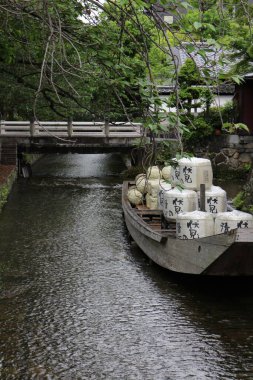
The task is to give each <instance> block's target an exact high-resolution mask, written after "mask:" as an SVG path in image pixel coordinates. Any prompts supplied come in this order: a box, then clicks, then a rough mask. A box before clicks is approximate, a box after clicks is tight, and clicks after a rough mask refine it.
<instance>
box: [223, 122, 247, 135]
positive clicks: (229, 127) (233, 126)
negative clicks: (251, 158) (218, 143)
mask: <svg viewBox="0 0 253 380" xmlns="http://www.w3.org/2000/svg"><path fill="white" fill-rule="evenodd" d="M222 130H223V131H225V132H227V133H230V134H235V133H238V132H239V131H244V132H247V133H249V128H248V127H247V125H246V124H243V123H224V124H223V126H222Z"/></svg>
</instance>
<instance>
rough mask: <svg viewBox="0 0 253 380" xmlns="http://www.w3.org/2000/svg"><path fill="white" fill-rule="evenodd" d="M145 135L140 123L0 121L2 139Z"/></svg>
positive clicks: (128, 136)
mask: <svg viewBox="0 0 253 380" xmlns="http://www.w3.org/2000/svg"><path fill="white" fill-rule="evenodd" d="M142 135H143V128H142V125H141V124H140V123H113V124H107V123H102V122H94V123H92V122H65V121H61V122H54V121H41V122H29V121H0V137H4V138H6V137H12V138H20V137H21V138H22V137H28V138H29V137H33V138H37V137H61V138H69V137H72V138H75V137H86V136H87V137H101V138H103V137H108V138H138V137H141V136H142Z"/></svg>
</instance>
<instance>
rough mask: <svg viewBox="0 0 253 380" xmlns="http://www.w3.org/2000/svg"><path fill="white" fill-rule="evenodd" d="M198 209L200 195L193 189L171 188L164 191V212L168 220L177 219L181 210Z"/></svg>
mask: <svg viewBox="0 0 253 380" xmlns="http://www.w3.org/2000/svg"><path fill="white" fill-rule="evenodd" d="M197 209H198V196H197V193H196V192H195V191H192V190H179V189H177V188H174V189H171V190H169V191H166V192H165V193H164V203H163V213H164V217H165V219H167V220H170V219H175V218H176V216H177V215H178V214H179V213H181V212H187V211H195V210H197Z"/></svg>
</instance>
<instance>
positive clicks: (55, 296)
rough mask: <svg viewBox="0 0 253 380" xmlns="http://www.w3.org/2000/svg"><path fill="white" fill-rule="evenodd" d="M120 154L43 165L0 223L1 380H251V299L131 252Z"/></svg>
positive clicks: (52, 159) (247, 292)
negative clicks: (123, 208) (174, 272)
mask: <svg viewBox="0 0 253 380" xmlns="http://www.w3.org/2000/svg"><path fill="white" fill-rule="evenodd" d="M123 169H124V165H123V162H122V161H121V158H120V156H119V155H113V154H110V155H66V156H64V155H54V156H46V157H44V158H43V159H42V160H40V161H39V162H38V163H37V164H36V165H35V166H34V176H33V178H31V179H30V180H19V181H18V182H17V184H16V185H15V187H14V190H13V192H12V194H11V201H10V202H9V203H8V204H7V206H6V207H5V208H4V211H3V213H2V214H1V215H0V271H1V277H0V378H1V379H4V380H5V379H8V380H9V379H10V380H12V379H13V380H19V379H20V380H27V379H60V380H65V379H66V380H72V379H73V380H74V379H95V380H96V379H110V380H111V379H127V380H128V379H129V380H132V379H133V380H136V379H143V380H144V379H145V380H153V379H154V380H165V379H166V380H167V379H171V380H177V379H227V380H233V379H234V380H235V379H253V357H252V356H253V318H252V315H253V293H252V292H251V287H252V284H248V287H246V288H245V287H241V286H239V285H234V284H231V285H230V284H229V285H227V284H226V283H213V282H211V283H208V284H203V283H200V282H199V281H197V282H196V281H194V282H192V280H188V279H182V278H178V277H175V276H172V275H171V274H169V273H168V272H167V271H165V270H162V269H161V268H159V267H157V266H156V265H154V264H151V263H150V261H149V260H147V258H146V257H145V256H144V255H143V253H142V252H141V251H140V250H139V249H138V248H137V247H136V246H135V244H133V243H131V242H130V240H129V238H128V233H127V230H126V228H125V225H124V221H123V218H122V211H121V179H120V177H119V173H120V172H121V171H122V170H123Z"/></svg>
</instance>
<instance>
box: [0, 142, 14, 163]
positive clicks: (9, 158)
mask: <svg viewBox="0 0 253 380" xmlns="http://www.w3.org/2000/svg"><path fill="white" fill-rule="evenodd" d="M0 163H1V164H2V165H15V166H17V143H16V141H14V140H12V141H11V140H9V139H8V142H6V141H2V144H1V160H0Z"/></svg>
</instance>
